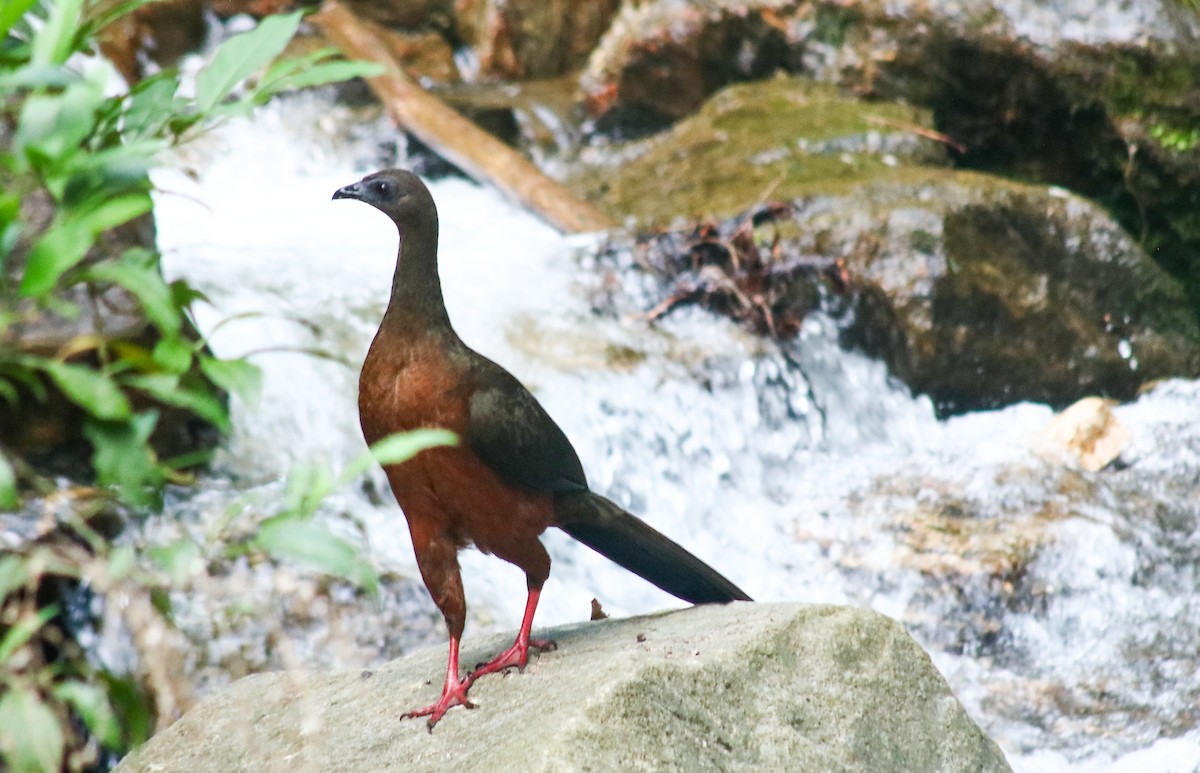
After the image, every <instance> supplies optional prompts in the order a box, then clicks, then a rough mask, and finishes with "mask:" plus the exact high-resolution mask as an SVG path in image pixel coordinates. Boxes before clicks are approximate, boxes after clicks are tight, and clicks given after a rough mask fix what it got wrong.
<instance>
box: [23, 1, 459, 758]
mask: <svg viewBox="0 0 1200 773" xmlns="http://www.w3.org/2000/svg"><path fill="white" fill-rule="evenodd" d="M148 1H151V0H130V1H129V2H125V3H119V2H118V3H105V2H95V0H53V1H51V0H0V342H3V343H0V412H8V413H15V414H17V415H19V414H20V413H22V412H25V411H29V410H31V409H34V408H35V406H34V404H35V403H37V402H40V401H45V400H47V398H48V397H49V396H50V395H51V394H52V393H57V394H59V395H61V396H62V397H63V398H65V399H66V400H67V401H69V402H70V403H72V404H74V405H75V406H76V407H77V408H78V409H79V413H80V415H81V416H82V417H83V419H82V437H83V438H84V439H85V440H86V441H87V443H88V444H89V445H90V448H91V459H90V461H91V467H92V471H93V473H94V476H95V481H96V483H97V484H98V485H99V486H100V487H102V488H103V489H104V491H106V492H108V494H107V495H106V496H109V497H115V499H116V500H118V501H119V502H120V503H122V504H123V505H124V506H132V507H135V508H142V509H149V508H154V507H157V506H158V505H159V504H160V502H161V498H162V493H163V488H164V486H165V484H166V482H168V481H171V480H179V479H180V477H179V468H180V466H182V465H184V464H194V463H196V462H197V458H196V457H195V455H192V456H190V457H189V458H186V459H175V460H162V459H160V458H159V456H158V454H157V452H156V451H155V449H154V446H153V444H152V438H153V436H154V433H155V430H156V428H158V426H159V422H160V419H161V416H162V414H163V411H162V410H161V406H164V405H166V406H176V407H180V408H183V409H185V410H186V411H187V412H190V413H191V414H194V415H196V416H199V417H202V418H203V419H205V420H207V421H208V422H209V423H211V424H213V425H215V426H216V427H218V428H220V429H227V428H228V426H229V414H228V410H227V406H226V403H225V399H224V394H225V392H236V393H238V394H239V395H241V396H242V397H243V398H245V399H246V400H248V401H253V400H255V399H256V398H257V395H258V392H259V391H260V389H261V374H260V373H259V371H258V369H257V368H256V367H254V366H253V365H252V364H250V363H248V362H245V361H243V360H223V359H220V358H217V357H214V356H213V355H212V354H211V353H210V352H208V350H207V349H206V347H205V346H204V342H203V341H198V340H196V334H195V333H194V331H193V329H192V327H191V325H190V324H189V316H190V307H191V304H192V303H194V302H195V301H197V300H200V299H202V296H201V295H200V293H198V292H197V291H196V290H195V289H193V288H191V287H189V286H188V285H187V284H186V283H184V282H170V283H168V282H167V281H166V280H165V279H164V278H163V276H162V272H161V269H160V264H159V255H158V254H157V253H156V252H155V251H154V250H153V249H152V248H151V247H150V246H149V245H135V246H126V247H114V246H113V245H114V244H120V243H123V242H129V241H130V240H129V239H122V238H119V232H121V231H124V230H132V229H130V228H129V226H131V225H132V224H134V223H135V221H137V220H138V219H139V218H143V217H145V216H147V215H148V214H149V213H150V212H151V211H152V207H153V199H152V197H151V192H152V189H151V184H150V179H149V170H150V169H151V168H152V167H153V166H154V165H155V164H156V163H157V161H158V158H159V157H160V155H161V154H162V152H163V151H165V150H167V149H169V148H170V147H171V146H172V145H174V144H176V143H179V142H181V141H185V140H186V139H188V138H189V137H191V136H194V135H195V134H197V133H199V132H201V131H203V130H204V129H205V128H207V127H210V126H212V125H213V124H214V123H216V122H218V121H221V120H225V119H228V118H229V117H231V116H237V115H244V114H246V113H248V112H249V111H250V110H251V109H253V107H254V106H256V105H259V104H262V103H264V102H266V101H267V100H268V99H269V98H270V97H271V96H273V95H274V94H277V93H279V92H281V91H283V90H286V89H291V88H299V87H302V86H311V85H318V84H321V83H326V82H331V81H336V80H342V79H345V78H349V77H354V76H357V75H364V74H369V73H370V72H373V71H374V68H373V66H371V65H366V64H362V63H352V62H345V61H340V60H337V59H336V57H335V54H334V52H332V51H321V52H317V53H315V54H310V55H307V56H304V57H301V58H299V59H296V60H291V61H285V62H276V63H274V64H272V60H274V59H275V58H276V57H277V56H278V55H279V53H280V52H282V51H283V49H284V47H285V46H286V45H287V43H288V41H289V40H290V39H291V37H292V35H293V34H294V33H295V31H296V29H297V27H298V25H299V24H300V18H301V17H300V13H299V12H297V13H292V14H288V15H286V16H279V17H270V18H267V19H265V20H263V21H262V22H261V23H260V24H259V25H258V27H257V28H256V29H254V30H253V31H250V32H246V33H243V34H240V35H236V36H234V37H231V38H230V39H228V40H226V41H225V42H224V43H222V44H221V45H220V46H219V47H218V48H217V50H216V52H215V53H214V55H213V57H212V59H211V60H210V62H209V63H208V64H207V65H206V66H205V67H204V68H203V69H202V70H201V71H200V73H199V75H198V78H197V82H196V88H195V96H194V97H192V96H188V91H187V89H185V88H182V87H181V80H180V75H179V73H178V72H175V71H173V70H165V71H163V72H160V73H158V74H156V75H154V76H152V77H149V78H146V79H145V80H143V81H141V82H140V83H138V84H136V85H135V86H133V87H132V88H131V89H128V90H127V91H125V92H122V93H113V89H114V84H116V83H117V79H116V76H115V71H114V69H113V67H112V66H111V65H110V64H109V63H108V62H107V61H105V60H104V59H103V58H100V57H99V56H98V55H97V54H96V53H95V52H96V48H97V47H96V43H95V36H96V33H97V32H98V31H99V30H101V29H102V28H103V27H104V26H105V25H106V24H108V23H111V22H112V21H113V20H115V19H117V18H119V17H120V16H121V15H122V14H124V13H128V12H130V11H131V10H133V9H135V8H137V7H140V6H141V5H145V4H146V3H147V2H148ZM35 205H37V206H35ZM39 207H40V209H41V210H42V212H41V213H38V212H37V210H38V208H39ZM114 290H123V291H124V293H125V294H127V296H128V297H129V298H130V299H132V301H133V302H135V303H136V305H137V306H138V312H139V314H140V316H141V317H142V318H143V319H144V320H145V327H144V329H143V330H142V331H141V332H138V333H134V334H130V333H126V334H124V335H123V336H116V335H112V334H109V333H107V332H106V331H105V329H104V328H103V326H94V327H93V328H88V327H83V326H76V328H75V329H78V330H80V331H81V332H79V333H77V334H76V335H75V336H74V337H73V338H71V339H70V340H66V341H65V342H61V343H60V344H59V345H58V351H56V352H52V353H46V352H45V351H42V350H33V349H32V348H30V349H29V350H21V349H20V347H19V346H15V345H13V343H12V341H14V340H18V341H19V340H20V339H19V336H18V335H14V334H15V333H18V332H19V329H18V326H19V325H24V324H26V323H28V322H30V321H31V320H33V321H36V320H40V319H46V318H49V319H55V320H58V321H62V322H68V323H69V322H70V321H71V320H77V319H81V318H85V315H84V312H85V311H86V310H85V309H81V308H80V307H79V305H78V304H79V303H80V301H79V299H81V298H91V299H94V298H102V297H104V295H105V294H106V293H110V292H113V291H114ZM156 406H159V407H156ZM425 440H426V441H428V442H427V443H426V445H428V444H431V443H433V442H436V441H439V440H445V438H444V437H441V438H439V437H435V436H428V437H426V438H425ZM419 447H424V446H422V445H421V444H420V442H418V441H413V442H412V443H410V445H409V446H408V449H409V451H410V453H415V452H416V450H419ZM401 450H402V449H401ZM392 453H393V455H395V454H397V453H398V451H397V450H396V449H393V450H392ZM368 463H369V462H367V463H361V464H357V466H356V467H355V469H356V470H358V471H359V472H361V471H362V470H364V469H366V466H367V464H368ZM33 474H34V473H33V472H31V471H29V470H28V468H27V467H26V466H24V465H23V464H22V463H20V462H19V461H18V460H17V459H16V458H15V457H13V456H10V455H9V454H8V453H7V452H6V451H5V449H4V448H3V439H0V510H15V509H18V508H19V507H20V506H21V501H20V494H21V490H20V487H19V485H18V483H19V482H21V483H22V484H23V485H28V483H29V481H28V479H27V478H29V477H30V476H32V475H33ZM355 474H357V473H355ZM295 477H296V481H295V482H294V484H293V485H292V487H291V488H290V489H289V495H288V498H287V500H286V502H285V503H284V507H283V508H282V509H281V510H279V511H278V512H277V513H276V514H275V515H274V516H272V517H271V518H269V519H268V520H266V521H264V522H263V523H262V524H260V527H259V529H258V531H257V533H256V536H255V537H254V538H253V539H252V540H251V542H250V548H251V549H253V550H257V551H261V552H265V553H267V554H269V555H271V556H274V557H276V558H280V559H283V560H289V561H301V562H303V563H305V564H306V565H308V566H311V567H314V568H315V569H317V570H319V571H327V572H330V573H332V574H335V575H337V576H340V577H346V578H349V579H351V580H352V581H354V582H357V583H359V584H360V585H362V586H364V587H367V588H374V586H375V584H376V582H377V578H376V577H375V573H374V570H373V569H372V568H371V567H370V565H369V564H367V563H366V562H365V561H363V560H362V558H361V556H360V555H359V553H358V551H357V550H356V549H355V548H354V547H353V546H352V544H351V543H349V542H347V541H345V540H343V539H341V538H339V537H336V536H335V535H333V534H331V533H330V532H329V530H328V529H327V527H325V526H324V524H323V523H322V522H321V521H319V520H317V519H314V518H313V514H314V513H315V511H316V508H317V506H318V505H319V502H320V499H321V498H323V497H324V496H325V495H327V494H328V493H330V492H331V491H332V490H333V488H334V486H335V485H341V484H343V483H345V482H346V481H347V480H348V479H349V478H348V477H346V476H343V477H342V478H340V479H334V478H333V477H332V476H330V475H321V474H316V473H313V474H311V475H307V477H306V473H303V472H298V473H297V474H296V476H295ZM302 489H304V490H302ZM105 501H106V502H108V503H109V504H110V505H111V502H112V499H107V500H105ZM70 517H71V518H73V519H74V520H72V521H71V522H70V524H69V528H68V531H69V532H70V533H71V535H72V536H71V538H70V539H68V540H66V541H65V542H64V543H63V544H61V545H59V546H58V547H56V548H52V547H46V546H44V545H43V544H41V543H40V542H39V543H30V544H29V545H26V546H24V547H23V548H22V549H21V550H22V551H23V552H22V553H20V554H12V555H4V556H0V769H4V770H12V771H42V770H59V769H62V770H79V769H81V768H83V767H86V766H88V765H90V764H93V763H95V761H96V759H97V754H98V747H99V746H102V747H105V748H108V749H111V750H114V751H117V752H121V751H124V750H126V749H128V748H130V747H131V746H132V745H134V744H137V743H140V742H141V741H143V740H145V739H146V738H147V737H148V735H149V734H150V732H151V729H152V727H153V725H154V721H155V712H156V704H155V701H153V700H151V699H150V698H149V697H148V696H147V694H146V692H145V690H146V689H147V688H145V687H144V686H143V685H141V684H140V683H139V682H138V680H137V679H136V678H135V677H129V678H124V677H119V676H115V675H113V674H110V673H108V672H106V671H104V670H102V669H99V668H98V667H96V666H94V665H92V664H90V663H89V662H88V661H87V659H86V658H84V657H83V656H82V653H81V652H80V651H79V650H78V648H77V647H76V648H75V650H71V646H73V645H72V642H71V641H70V640H69V636H70V633H69V631H67V630H66V627H65V623H64V621H63V620H62V616H61V615H60V614H59V610H58V607H57V606H56V605H54V604H52V603H47V602H46V601H45V595H46V594H44V593H43V591H44V590H46V588H48V587H51V585H53V587H55V588H61V587H62V586H63V585H64V584H71V583H74V584H79V583H83V582H86V584H87V586H88V587H89V588H90V589H91V592H93V593H96V594H98V595H104V594H110V593H111V594H113V597H114V598H119V599H120V600H121V604H120V605H119V606H120V608H121V612H120V614H132V613H131V612H129V611H128V610H132V609H137V610H141V611H140V612H138V614H141V615H143V617H142V618H141V619H135V618H132V617H129V618H127V625H128V626H129V628H130V630H132V631H137V630H139V629H144V626H145V624H146V623H147V618H146V617H145V616H146V615H149V616H151V618H153V616H155V615H159V616H164V617H165V616H166V615H168V614H169V602H168V601H167V598H168V593H167V591H168V590H169V589H171V588H173V587H180V586H181V585H182V584H184V583H186V582H189V581H191V580H193V579H194V578H195V577H196V576H198V575H202V574H203V572H204V571H205V569H206V561H207V559H209V558H211V557H213V556H215V555H218V554H222V553H223V552H225V551H230V550H232V548H230V547H229V545H228V544H225V543H217V544H213V545H201V544H199V543H197V542H195V541H193V540H190V539H181V540H179V541H177V542H176V543H174V544H172V545H169V546H167V547H165V548H159V549H155V550H153V551H149V552H148V554H147V555H142V554H141V552H140V551H139V550H137V549H135V548H133V547H130V546H128V545H124V546H114V545H112V544H111V543H110V542H108V541H107V540H106V539H104V538H102V537H100V536H99V535H97V534H96V533H95V532H94V531H93V530H92V527H91V526H89V525H88V522H87V520H86V517H85V516H84V515H82V514H81V513H79V512H76V513H75V514H74V515H72V516H70ZM82 545H86V548H84V547H81V546H82ZM238 549H241V550H243V551H244V550H245V549H246V545H245V544H243V545H241V546H240V547H239V548H238ZM47 579H49V580H50V581H51V582H45V581H46V580H47ZM54 592H55V593H60V592H61V591H54ZM131 599H132V600H136V601H137V602H138V603H128V604H127V603H126V602H129V601H130V600H131ZM109 603H110V605H112V604H114V602H113V601H112V600H111V599H110V601H109ZM160 622H162V621H160ZM164 624H165V623H164ZM135 638H136V636H135ZM72 651H73V652H74V655H72V654H71V652H72ZM142 655H143V656H144V653H142ZM158 666H159V667H158V668H157V673H168V672H169V669H167V668H163V667H162V666H163V664H162V663H159V664H158ZM175 678H179V676H178V675H176V677H175ZM168 705H169V704H168ZM84 730H86V732H84Z"/></svg>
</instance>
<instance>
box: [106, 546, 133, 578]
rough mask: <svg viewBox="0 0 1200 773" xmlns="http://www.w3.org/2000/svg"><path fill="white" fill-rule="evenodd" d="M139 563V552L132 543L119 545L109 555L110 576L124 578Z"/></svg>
mask: <svg viewBox="0 0 1200 773" xmlns="http://www.w3.org/2000/svg"><path fill="white" fill-rule="evenodd" d="M136 564H137V553H135V552H134V550H133V547H132V546H130V545H119V546H117V547H115V548H113V551H112V553H109V555H108V577H109V579H111V580H123V579H125V578H126V577H128V576H129V575H130V573H131V572H133V568H134V566H135V565H136Z"/></svg>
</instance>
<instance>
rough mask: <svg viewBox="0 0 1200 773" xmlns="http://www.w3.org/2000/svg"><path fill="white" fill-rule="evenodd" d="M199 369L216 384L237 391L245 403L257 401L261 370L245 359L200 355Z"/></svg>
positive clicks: (260, 385)
mask: <svg viewBox="0 0 1200 773" xmlns="http://www.w3.org/2000/svg"><path fill="white" fill-rule="evenodd" d="M200 369H201V370H202V371H204V375H206V376H208V378H209V379H210V380H211V381H212V382H213V383H214V384H216V385H217V386H219V387H221V388H222V389H224V390H226V391H228V392H235V393H237V394H238V395H239V396H240V397H241V398H242V400H243V401H245V402H246V404H247V405H251V406H253V405H255V404H257V403H258V398H259V395H260V394H261V393H262V370H261V369H260V368H259V367H258V366H257V365H252V364H251V363H249V362H246V361H245V360H242V359H238V360H219V359H217V358H216V357H207V356H205V355H200Z"/></svg>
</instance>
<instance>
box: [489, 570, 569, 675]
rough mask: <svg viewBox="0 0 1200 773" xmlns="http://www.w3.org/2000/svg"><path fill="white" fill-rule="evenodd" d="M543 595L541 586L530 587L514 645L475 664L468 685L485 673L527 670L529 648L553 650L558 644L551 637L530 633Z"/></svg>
mask: <svg viewBox="0 0 1200 773" xmlns="http://www.w3.org/2000/svg"><path fill="white" fill-rule="evenodd" d="M541 595H542V589H541V587H540V586H538V587H536V588H530V589H529V598H528V599H527V600H526V601H525V616H524V617H523V618H521V628H520V630H518V631H517V640H516V641H514V642H513V645H512V646H511V647H509V648H508V649H507V650H505V651H504V652H501V653H500V654H499V655H497V656H496V657H495V658H494V659H493V660H491V661H489V662H487V663H480V664H479V665H477V666H475V670H474V671H472V672H471V674H470V675H469V676H468V677H467V686H468V687H470V686H471V684H472V683H474V681H475V680H476V679H478V678H479V677H481V676H484V675H485V674H494V673H496V672H497V671H503V670H505V669H508V668H516V669H517V670H519V671H524V670H525V664H526V662H528V660H529V648H530V647H533V648H534V649H535V650H541V651H547V650H553V649H554V648H555V647H557V646H558V645H556V644H555V643H554V642H552V641H550V640H549V639H531V638H529V633H530V631H531V630H532V629H533V613H534V612H536V611H537V604H538V597H539V596H541Z"/></svg>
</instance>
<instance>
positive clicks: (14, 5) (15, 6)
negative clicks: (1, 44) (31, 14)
mask: <svg viewBox="0 0 1200 773" xmlns="http://www.w3.org/2000/svg"><path fill="white" fill-rule="evenodd" d="M36 2H37V0H4V2H3V3H0V40H3V39H4V38H5V37H7V36H8V31H9V30H11V29H12V28H13V25H14V24H16V23H17V22H18V21H20V19H21V17H22V16H24V15H25V12H26V11H28V10H29V9H30V8H32V7H33V4H34V3H36Z"/></svg>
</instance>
